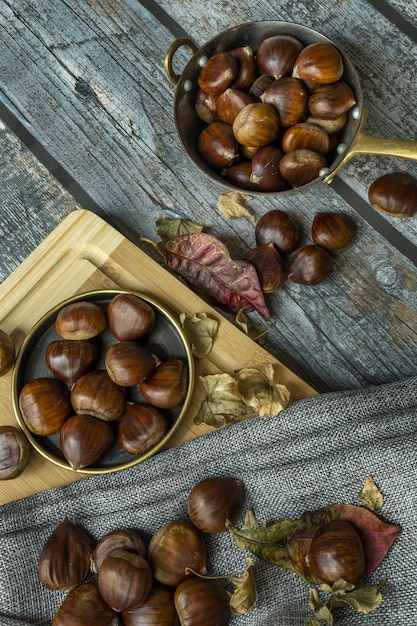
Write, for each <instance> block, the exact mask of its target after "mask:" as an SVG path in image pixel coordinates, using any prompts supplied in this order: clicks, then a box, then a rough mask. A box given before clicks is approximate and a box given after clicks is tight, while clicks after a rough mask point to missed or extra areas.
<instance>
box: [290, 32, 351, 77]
mask: <svg viewBox="0 0 417 626" xmlns="http://www.w3.org/2000/svg"><path fill="white" fill-rule="evenodd" d="M343 70H344V65H343V58H342V55H341V54H340V52H339V50H338V49H337V48H336V47H335V46H334V45H333V44H331V43H327V42H316V43H311V44H309V45H307V46H305V47H304V48H303V49H302V50H301V51H300V52H299V54H298V56H297V58H296V59H295V61H294V68H293V72H292V75H293V76H295V77H296V78H301V79H302V80H305V81H308V82H311V83H321V84H327V83H334V82H336V81H337V80H340V79H341V78H342V75H343Z"/></svg>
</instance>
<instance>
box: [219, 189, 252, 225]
mask: <svg viewBox="0 0 417 626" xmlns="http://www.w3.org/2000/svg"><path fill="white" fill-rule="evenodd" d="M251 198H252V196H249V195H248V194H246V193H242V192H240V191H228V192H226V193H223V194H221V195H220V196H219V198H218V200H217V208H218V209H219V211H220V212H221V213H223V215H224V216H225V218H226V219H230V218H233V217H249V219H251V220H252V221H254V220H255V218H254V216H253V214H252V213H251V212H250V210H249V209H248V207H247V206H246V203H245V201H246V200H250V199H251Z"/></svg>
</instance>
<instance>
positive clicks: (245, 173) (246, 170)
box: [221, 159, 258, 190]
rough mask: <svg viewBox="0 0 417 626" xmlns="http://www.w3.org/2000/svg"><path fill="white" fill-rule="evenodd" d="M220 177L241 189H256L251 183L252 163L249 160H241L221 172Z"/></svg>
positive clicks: (255, 185)
mask: <svg viewBox="0 0 417 626" xmlns="http://www.w3.org/2000/svg"><path fill="white" fill-rule="evenodd" d="M221 174H222V176H224V178H225V179H226V180H228V181H230V182H231V183H233V184H235V185H237V186H238V187H241V188H242V189H253V190H255V189H258V185H257V184H256V183H253V182H252V181H251V176H252V163H251V161H250V160H249V159H242V160H241V161H238V162H237V163H235V164H234V165H231V166H230V167H226V168H225V169H224V170H222V172H221Z"/></svg>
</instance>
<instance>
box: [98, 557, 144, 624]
mask: <svg viewBox="0 0 417 626" xmlns="http://www.w3.org/2000/svg"><path fill="white" fill-rule="evenodd" d="M152 584H153V576H152V571H151V568H150V566H149V563H148V562H147V561H146V560H145V559H144V558H143V556H140V555H139V554H135V553H134V552H128V551H127V550H123V549H117V550H113V551H112V552H110V553H109V554H108V555H107V556H106V558H105V559H104V561H103V562H102V564H101V567H100V570H99V572H98V577H97V585H98V588H99V591H100V593H101V595H102V597H103V598H104V600H105V601H106V602H107V604H108V605H109V606H110V607H111V608H112V609H113V610H114V611H118V612H121V611H133V609H136V608H137V607H138V606H141V605H142V604H143V603H144V602H145V601H146V599H147V598H148V596H149V594H150V592H151V589H152Z"/></svg>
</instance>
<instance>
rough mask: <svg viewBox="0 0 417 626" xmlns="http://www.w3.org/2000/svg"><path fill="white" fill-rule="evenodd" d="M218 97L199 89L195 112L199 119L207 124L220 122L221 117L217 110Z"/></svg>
mask: <svg viewBox="0 0 417 626" xmlns="http://www.w3.org/2000/svg"><path fill="white" fill-rule="evenodd" d="M217 98H218V96H214V95H213V94H211V93H206V92H205V91H203V90H202V89H199V90H198V92H197V97H196V100H195V107H194V108H195V112H196V113H197V115H198V117H199V118H200V119H201V120H203V122H206V124H211V123H212V122H218V121H219V119H220V118H219V116H218V113H217V110H216V103H217Z"/></svg>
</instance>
